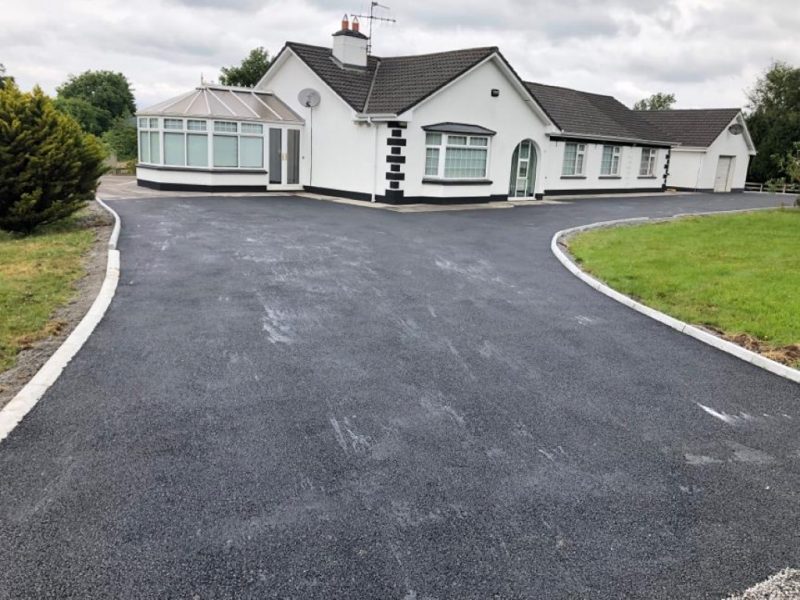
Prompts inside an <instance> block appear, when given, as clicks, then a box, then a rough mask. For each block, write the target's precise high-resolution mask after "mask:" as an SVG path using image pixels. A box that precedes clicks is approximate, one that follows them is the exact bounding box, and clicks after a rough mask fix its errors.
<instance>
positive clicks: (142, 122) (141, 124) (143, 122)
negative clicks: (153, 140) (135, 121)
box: [139, 119, 148, 129]
mask: <svg viewBox="0 0 800 600" xmlns="http://www.w3.org/2000/svg"><path fill="white" fill-rule="evenodd" d="M147 123H148V121H147V119H139V129H147Z"/></svg>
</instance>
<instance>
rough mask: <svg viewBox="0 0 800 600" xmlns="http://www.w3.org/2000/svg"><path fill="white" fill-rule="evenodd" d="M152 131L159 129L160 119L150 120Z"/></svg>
mask: <svg viewBox="0 0 800 600" xmlns="http://www.w3.org/2000/svg"><path fill="white" fill-rule="evenodd" d="M150 129H158V119H150Z"/></svg>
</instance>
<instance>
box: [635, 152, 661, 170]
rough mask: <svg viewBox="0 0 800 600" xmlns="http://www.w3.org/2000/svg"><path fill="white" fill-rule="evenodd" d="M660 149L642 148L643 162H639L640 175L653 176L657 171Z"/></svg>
mask: <svg viewBox="0 0 800 600" xmlns="http://www.w3.org/2000/svg"><path fill="white" fill-rule="evenodd" d="M657 157H658V150H656V149H655V148H642V162H641V163H640V164H639V177H653V176H655V173H656V158H657Z"/></svg>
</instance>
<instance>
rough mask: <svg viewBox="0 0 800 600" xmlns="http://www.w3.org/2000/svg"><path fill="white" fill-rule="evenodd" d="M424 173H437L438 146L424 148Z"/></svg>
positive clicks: (434, 175)
mask: <svg viewBox="0 0 800 600" xmlns="http://www.w3.org/2000/svg"><path fill="white" fill-rule="evenodd" d="M425 175H428V176H430V177H436V176H437V175H439V148H426V149H425Z"/></svg>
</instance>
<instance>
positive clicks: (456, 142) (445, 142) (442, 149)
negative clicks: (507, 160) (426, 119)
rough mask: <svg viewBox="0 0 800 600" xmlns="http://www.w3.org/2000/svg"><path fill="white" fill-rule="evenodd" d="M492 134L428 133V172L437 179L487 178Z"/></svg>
mask: <svg viewBox="0 0 800 600" xmlns="http://www.w3.org/2000/svg"><path fill="white" fill-rule="evenodd" d="M488 162H489V137H488V136H482V135H457V134H452V133H438V132H431V131H429V132H426V134H425V175H426V176H427V177H435V178H437V179H453V180H461V179H464V180H474V179H485V178H486V170H487V166H488Z"/></svg>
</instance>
